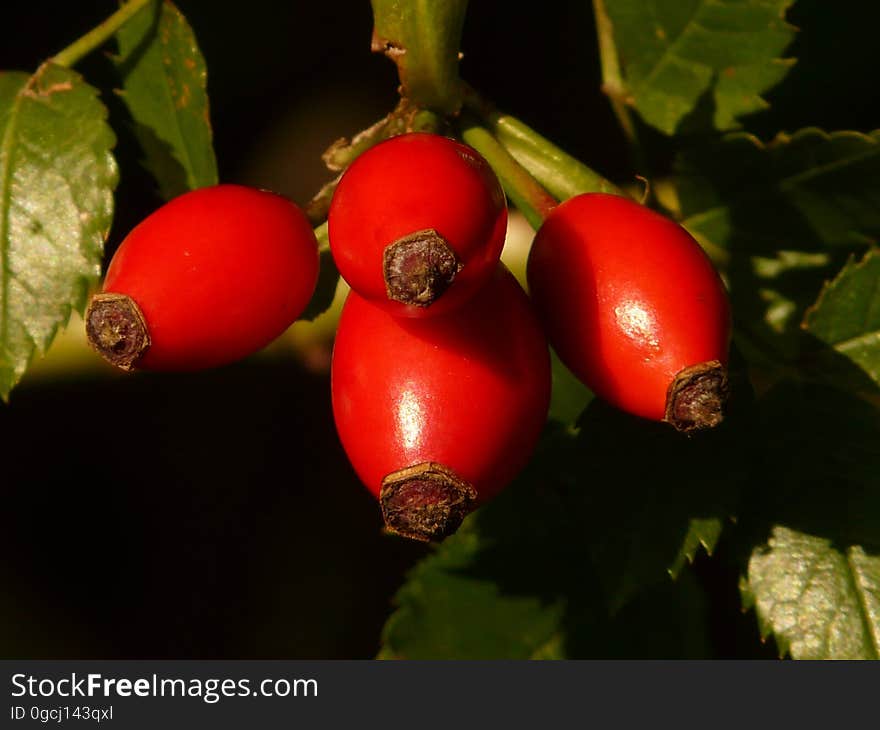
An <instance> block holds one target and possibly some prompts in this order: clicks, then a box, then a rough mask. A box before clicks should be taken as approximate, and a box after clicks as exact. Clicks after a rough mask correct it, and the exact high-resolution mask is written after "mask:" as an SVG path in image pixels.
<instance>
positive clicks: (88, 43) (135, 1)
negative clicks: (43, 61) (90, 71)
mask: <svg viewBox="0 0 880 730" xmlns="http://www.w3.org/2000/svg"><path fill="white" fill-rule="evenodd" d="M150 2H153V0H129V2H127V3H125V5H123V6H122V7H121V8H119V10H117V11H116V12H115V13H113V15H111V16H110V17H109V18H107V19H106V20H105V21H104V22H103V23H101V24H100V25H98V26H96V27H95V28H93V29H92V30H90V31H89V32H88V33H86V34H85V35H84V36H82V37H80V38H78V39H77V40H75V41H74V42H73V43H71V44H70V45H69V46H67V48H65V49H64V50H63V51H60V52H59V53H56V54H55V56H54V57H53V58H52V62H53V63H55V64H56V65H58V66H65V67H67V68H70V67H71V66H73V65H75V64H77V63H78V62H79V61H81V60H82V59H83V58H84V57H85V56H87V55H88V54H89V53H91V52H92V51H94V50H95V49H96V48H98V47H99V46H102V45H104V43H106V42H107V41H108V40H109V39H110V38H111V37H112V36H113V34H114V33H115V32H116V31H117V30H119V29H120V28H121V27H122V26H123V25H125V24H126V23H127V22H128V21H129V20H130V19H131V18H132V17H133V16H134V15H136V14H137V12H138V11H139V10H141V9H142V8H144V7H145V6H146V5H147V4H149V3H150Z"/></svg>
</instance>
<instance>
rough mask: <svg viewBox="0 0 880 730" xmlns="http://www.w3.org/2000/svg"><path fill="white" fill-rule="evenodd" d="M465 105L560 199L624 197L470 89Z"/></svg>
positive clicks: (529, 128)
mask: <svg viewBox="0 0 880 730" xmlns="http://www.w3.org/2000/svg"><path fill="white" fill-rule="evenodd" d="M465 106H466V107H467V108H468V109H470V110H471V111H473V112H475V113H476V114H477V115H479V117H480V119H481V120H482V122H483V124H485V125H486V127H487V128H488V129H489V130H490V131H491V132H492V134H493V135H495V137H496V139H497V140H498V141H499V142H501V144H502V145H504V147H505V148H506V149H507V151H508V152H510V154H511V155H513V157H514V158H515V159H516V161H517V162H519V163H520V164H521V165H522V166H523V167H525V168H526V169H527V170H528V171H529V172H530V173H531V174H532V175H533V176H534V177H535V179H536V180H537V181H538V182H539V183H541V185H543V186H544V187H545V188H546V189H547V190H548V191H549V192H550V193H551V194H552V195H553V196H554V197H555V198H556V199H557V200H560V201H562V200H567V199H568V198H572V197H574V196H575V195H580V194H581V193H596V192H601V193H614V194H617V195H622V192H621V190H620V188H618V187H617V186H616V185H615V184H614V183H612V182H610V181H609V180H606V179H605V178H604V177H602V176H601V175H600V174H599V173H597V172H596V171H594V170H591V169H590V168H589V167H587V166H586V165H585V164H584V163H583V162H581V161H580V160H578V159H576V158H575V157H572V156H571V155H570V154H568V153H567V152H566V151H565V150H563V149H561V148H559V147H557V146H556V145H555V144H553V143H552V142H551V141H550V140H548V139H547V138H546V137H543V136H542V135H540V134H538V132H536V131H535V130H534V129H532V128H531V127H529V126H528V125H527V124H525V123H523V122H521V121H520V120H519V119H517V118H516V117H513V116H510V115H509V114H502V113H501V112H499V111H497V110H496V109H495V108H493V107H492V105H491V104H489V103H488V102H487V101H486V100H485V99H482V98H481V97H480V96H479V95H478V94H477V92H476V91H474V90H473V89H471V88H467V89H466V91H465Z"/></svg>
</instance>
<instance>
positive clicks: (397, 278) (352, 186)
mask: <svg viewBox="0 0 880 730" xmlns="http://www.w3.org/2000/svg"><path fill="white" fill-rule="evenodd" d="M506 227H507V204H506V202H505V199H504V193H503V191H502V190H501V185H500V184H499V182H498V179H497V178H496V177H495V174H494V173H493V172H492V169H491V168H490V167H489V164H488V163H487V162H486V161H485V160H484V159H483V158H482V157H481V156H480V155H479V154H478V153H477V152H475V151H474V150H473V149H471V148H470V147H468V146H466V145H463V144H461V143H459V142H455V141H454V140H451V139H447V138H445V137H440V136H438V135H434V134H406V135H401V136H399V137H392V138H391V139H389V140H386V141H385V142H382V143H381V144H378V145H376V146H375V147H373V148H372V149H370V150H368V151H367V152H365V153H364V154H362V155H361V156H360V157H358V158H357V159H356V160H355V161H354V162H353V163H352V165H351V167H349V168H348V170H347V171H346V172H345V174H344V175H343V176H342V179H341V180H340V182H339V186H338V187H337V188H336V192H335V193H334V195H333V200H332V202H331V204H330V214H329V216H328V233H329V237H330V250H331V251H332V253H333V258H334V260H335V261H336V266H337V268H338V269H339V273H340V274H341V275H342V277H343V278H344V279H345V280H346V281H347V282H348V283H349V284H350V285H351V288H352V289H354V290H355V291H356V292H357V293H358V294H360V295H361V296H362V297H364V298H365V299H369V300H370V301H373V302H375V303H377V304H381V305H382V306H385V307H386V308H387V309H388V311H389V312H393V313H394V314H397V315H405V316H413V317H418V316H423V315H425V314H431V315H435V314H441V313H443V312H447V311H450V310H452V309H454V308H456V307H458V306H459V305H460V304H461V303H462V302H464V301H465V300H467V299H469V298H470V297H471V296H473V295H474V294H475V293H476V291H477V290H478V289H479V288H480V287H482V286H483V285H484V284H485V283H486V281H488V280H489V279H490V278H491V276H492V272H493V271H494V270H495V267H496V266H497V264H498V260H499V257H500V256H501V249H502V247H503V246H504V235H505V231H506ZM429 305H431V306H429Z"/></svg>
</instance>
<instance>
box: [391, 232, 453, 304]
mask: <svg viewBox="0 0 880 730" xmlns="http://www.w3.org/2000/svg"><path fill="white" fill-rule="evenodd" d="M459 271H461V264H460V263H459V261H458V257H457V256H456V255H455V251H453V250H452V248H451V247H450V246H449V244H448V243H447V242H446V240H445V239H444V238H443V237H442V236H441V235H440V234H439V233H437V231H435V230H434V229H433V228H428V229H426V230H424V231H416V232H415V233H411V234H409V235H408V236H404V237H403V238H399V239H397V240H396V241H395V242H394V243H392V244H390V245H388V246H387V247H386V248H385V252H384V254H383V260H382V273H383V276H384V278H385V292H386V294H387V295H388V298H389V299H392V300H394V301H396V302H403V303H404V304H415V305H417V306H420V307H427V306H428V305H430V304H431V303H432V302H434V301H436V300H437V298H438V297H439V296H440V295H441V294H443V292H445V291H446V290H447V289H448V288H449V287H450V286H451V285H452V282H453V281H454V280H455V276H456V274H458V272H459Z"/></svg>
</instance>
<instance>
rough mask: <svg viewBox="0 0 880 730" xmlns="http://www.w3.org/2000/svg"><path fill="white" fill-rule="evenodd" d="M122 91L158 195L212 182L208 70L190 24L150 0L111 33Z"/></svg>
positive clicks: (164, 0) (163, 2) (160, 0)
mask: <svg viewBox="0 0 880 730" xmlns="http://www.w3.org/2000/svg"><path fill="white" fill-rule="evenodd" d="M116 38H117V42H118V45H119V55H118V56H117V57H116V58H115V59H114V60H115V63H116V66H117V69H118V70H119V73H120V75H121V77H122V90H121V91H120V95H121V96H122V100H123V101H124V102H125V105H126V107H128V110H129V112H130V113H131V116H132V118H133V119H134V121H135V134H136V136H137V138H138V141H139V142H140V144H141V147H142V149H143V151H144V154H145V160H144V165H145V167H146V168H147V169H148V170H149V171H150V173H151V174H152V175H153V176H154V177H155V179H156V181H157V183H158V184H159V192H160V194H161V195H162V197H163V198H165V199H166V200H167V199H170V198H173V197H175V196H176V195H180V194H181V193H184V192H186V191H187V190H193V189H195V188H200V187H205V186H208V185H215V184H216V183H217V160H216V159H215V156H214V147H213V143H212V131H211V119H210V111H209V105H208V94H207V72H206V69H205V60H204V58H203V57H202V54H201V51H200V50H199V47H198V44H197V43H196V38H195V35H194V34H193V31H192V28H190V26H189V23H187V21H186V18H185V17H184V16H183V14H182V13H181V12H180V11H179V10H178V9H177V8H176V7H175V6H174V4H173V3H171V2H169V0H155V1H154V2H152V3H150V4H148V5H147V6H146V7H145V8H144V9H143V10H141V11H140V12H139V13H138V14H137V15H135V16H134V17H133V18H132V19H131V20H129V21H128V22H127V23H126V24H125V25H124V26H123V27H122V28H121V29H120V30H119V31H118V32H117V34H116Z"/></svg>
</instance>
